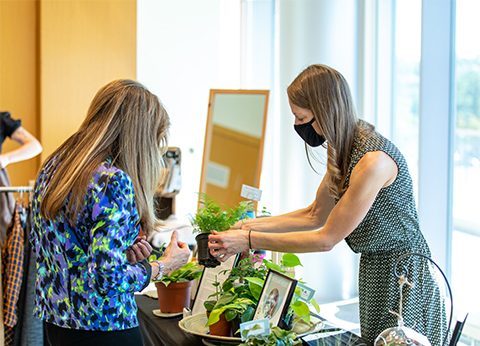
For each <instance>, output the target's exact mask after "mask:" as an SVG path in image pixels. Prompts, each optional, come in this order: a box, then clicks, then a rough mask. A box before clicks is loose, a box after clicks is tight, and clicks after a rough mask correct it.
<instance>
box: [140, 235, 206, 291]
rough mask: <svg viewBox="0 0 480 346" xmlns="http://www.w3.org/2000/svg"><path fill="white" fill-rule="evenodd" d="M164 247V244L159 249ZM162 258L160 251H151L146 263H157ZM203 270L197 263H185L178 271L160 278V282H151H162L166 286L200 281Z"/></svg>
mask: <svg viewBox="0 0 480 346" xmlns="http://www.w3.org/2000/svg"><path fill="white" fill-rule="evenodd" d="M164 247H165V243H163V244H162V246H160V249H163V248H164ZM162 256H163V251H162V250H157V249H153V250H152V254H151V255H150V256H149V257H148V261H157V260H159V259H160V258H162ZM202 270H203V268H202V267H201V266H200V265H198V262H197V261H190V262H187V263H186V264H185V265H184V266H183V267H181V268H180V269H177V270H174V271H172V272H170V273H167V274H165V275H164V276H162V278H161V279H160V280H155V281H154V280H152V282H163V283H164V284H165V286H168V285H169V284H170V283H172V282H187V281H192V280H195V279H200V277H201V276H202Z"/></svg>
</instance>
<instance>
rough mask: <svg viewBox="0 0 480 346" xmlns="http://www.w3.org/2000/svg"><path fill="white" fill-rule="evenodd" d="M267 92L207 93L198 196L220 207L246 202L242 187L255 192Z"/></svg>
mask: <svg viewBox="0 0 480 346" xmlns="http://www.w3.org/2000/svg"><path fill="white" fill-rule="evenodd" d="M268 96H269V91H268V90H227V89H212V90H210V99H209V105H208V116H207V127H206V133H205V146H204V152H203V163H202V176H201V179H200V192H205V193H207V194H208V195H209V196H210V197H212V198H213V199H214V200H216V201H218V202H219V203H220V204H221V205H223V204H224V205H226V206H228V207H233V206H235V205H238V203H240V201H244V200H246V198H243V197H242V196H241V190H242V185H244V184H245V185H248V186H252V187H256V188H259V186H260V173H261V171H262V156H263V143H264V137H265V124H266V120H267V109H268Z"/></svg>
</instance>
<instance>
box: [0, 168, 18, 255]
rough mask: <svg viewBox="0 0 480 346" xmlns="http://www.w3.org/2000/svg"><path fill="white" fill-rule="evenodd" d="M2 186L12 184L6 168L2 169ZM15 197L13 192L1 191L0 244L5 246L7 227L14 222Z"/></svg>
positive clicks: (0, 183) (0, 171)
mask: <svg viewBox="0 0 480 346" xmlns="http://www.w3.org/2000/svg"><path fill="white" fill-rule="evenodd" d="M0 186H11V185H10V177H9V176H8V172H7V170H6V169H5V168H2V169H0ZM14 209H15V198H14V197H13V194H12V193H11V192H1V193H0V246H1V247H2V248H3V244H5V239H6V238H7V228H8V225H9V224H10V223H11V222H12V217H13V211H14Z"/></svg>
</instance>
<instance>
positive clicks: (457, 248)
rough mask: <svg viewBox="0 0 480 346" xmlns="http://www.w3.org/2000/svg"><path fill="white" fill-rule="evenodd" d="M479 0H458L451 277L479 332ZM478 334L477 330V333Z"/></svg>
mask: <svg viewBox="0 0 480 346" xmlns="http://www.w3.org/2000/svg"><path fill="white" fill-rule="evenodd" d="M479 12H480V2H478V1H477V0H457V1H456V36H455V41H456V47H455V53H456V54H455V56H456V61H455V71H456V73H455V95H456V97H455V111H456V117H455V140H454V160H453V162H454V167H453V234H452V278H451V284H452V289H453V291H454V292H453V294H454V299H455V300H454V304H455V305H456V307H457V309H460V310H465V311H469V312H470V315H469V317H468V319H467V322H470V325H472V322H473V321H477V322H476V323H475V324H473V325H476V326H477V327H478V328H479V330H478V331H477V333H479V332H480V323H479V322H478V321H480V299H479V297H478V287H479V286H480V277H479V276H478V270H477V275H472V272H471V270H472V268H475V267H478V264H479V263H480V251H479V249H480V220H479V218H478V211H479V207H480V184H479V181H480V44H478V37H477V36H478V35H477V33H478V32H480V22H479V21H478V13H479ZM479 338H480V336H479Z"/></svg>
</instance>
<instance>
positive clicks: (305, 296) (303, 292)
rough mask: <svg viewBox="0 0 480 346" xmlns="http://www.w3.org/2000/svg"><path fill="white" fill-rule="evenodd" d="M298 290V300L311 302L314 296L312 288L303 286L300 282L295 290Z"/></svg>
mask: <svg viewBox="0 0 480 346" xmlns="http://www.w3.org/2000/svg"><path fill="white" fill-rule="evenodd" d="M298 289H300V299H301V300H303V301H305V302H309V301H310V300H312V298H313V296H314V295H315V290H314V289H313V288H310V287H308V286H305V285H304V284H301V283H300V282H299V283H298V284H297V288H296V290H298ZM297 292H298V291H297Z"/></svg>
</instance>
